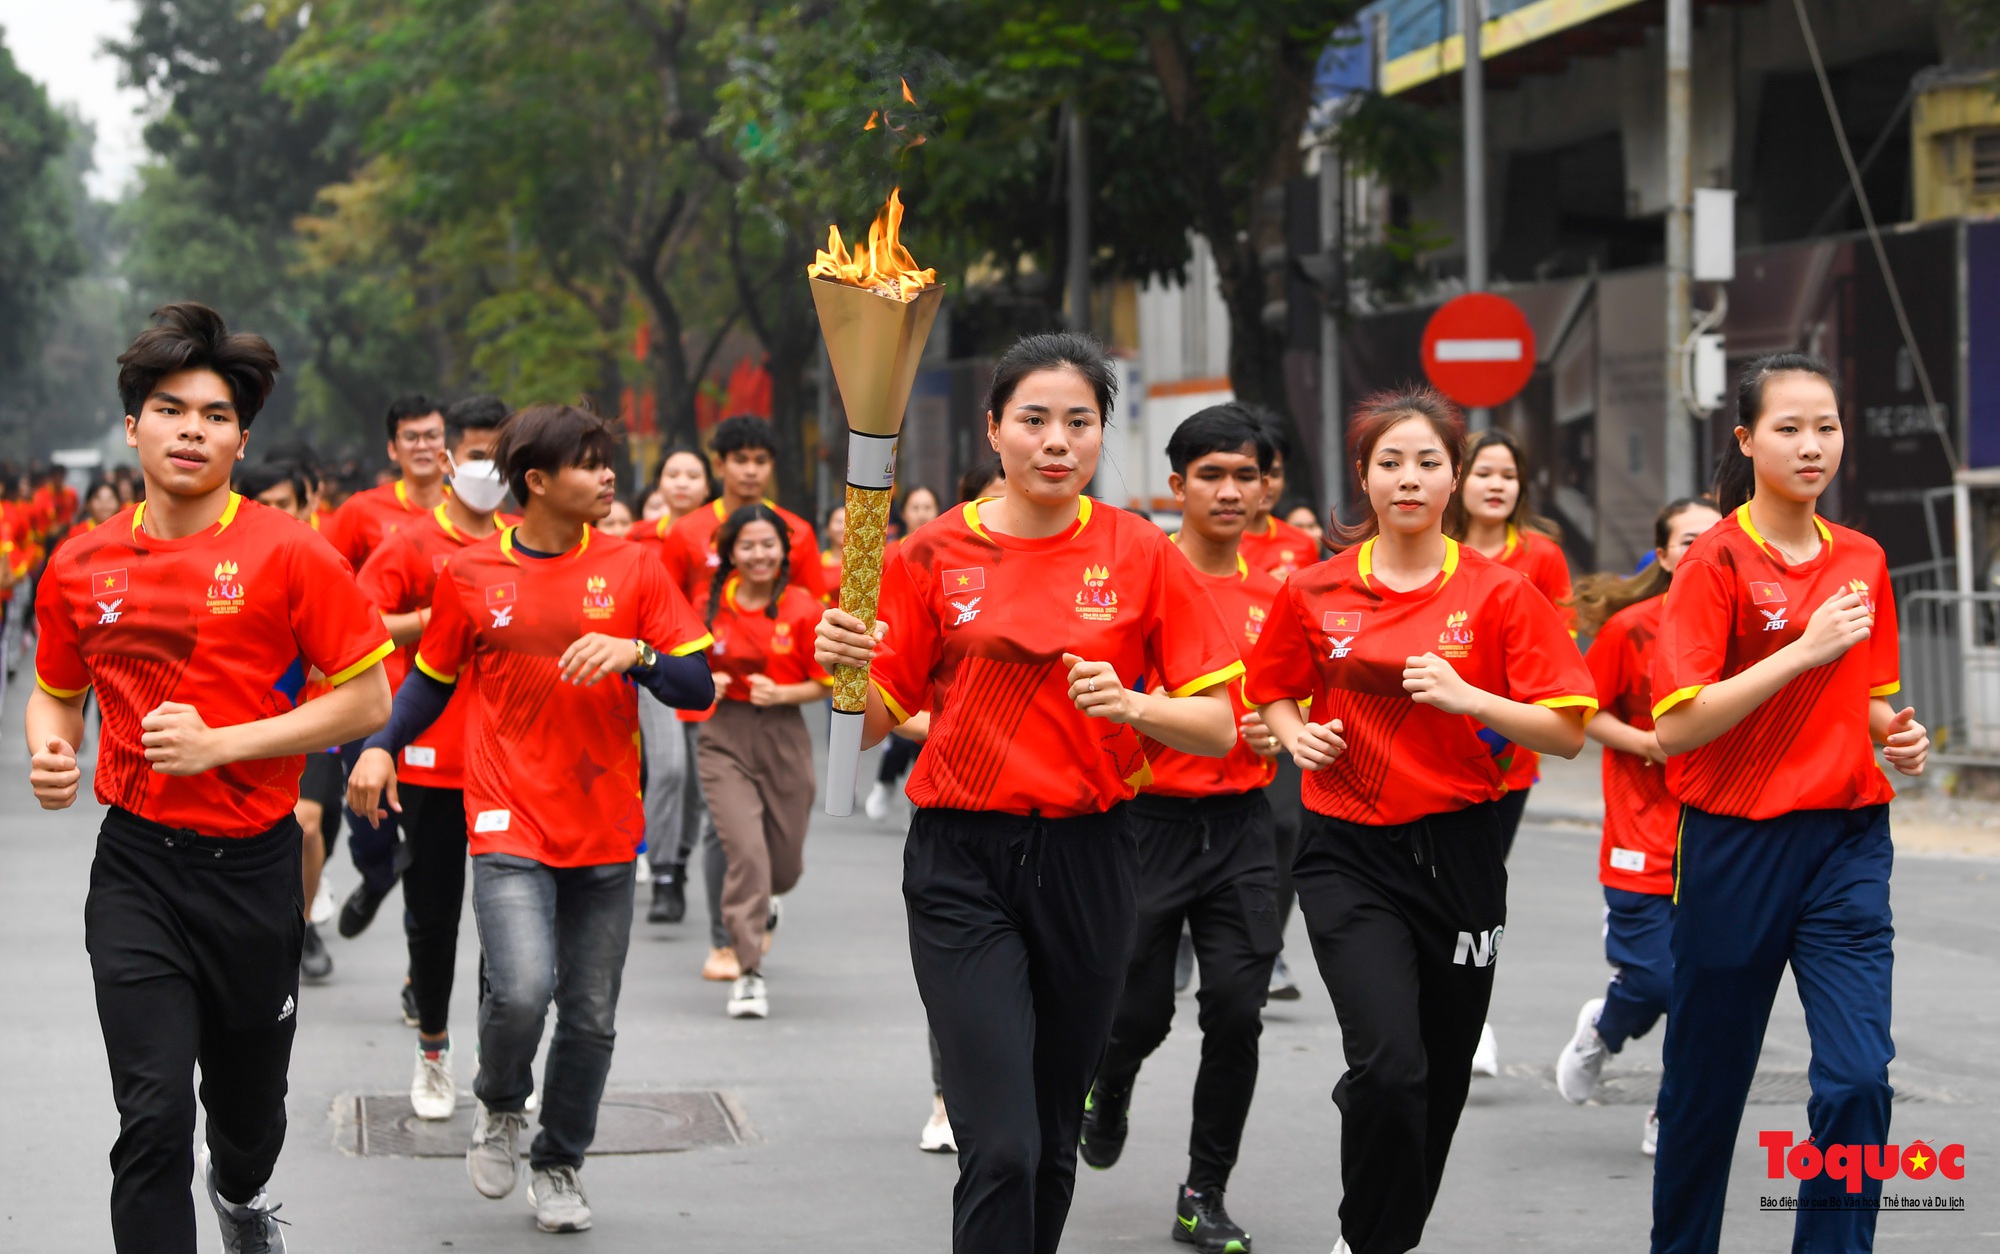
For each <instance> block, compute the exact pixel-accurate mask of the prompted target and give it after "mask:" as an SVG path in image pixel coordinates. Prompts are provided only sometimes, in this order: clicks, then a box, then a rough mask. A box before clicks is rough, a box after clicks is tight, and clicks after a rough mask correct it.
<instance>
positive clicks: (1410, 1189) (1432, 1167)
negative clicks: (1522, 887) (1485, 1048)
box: [1293, 802, 1507, 1254]
mask: <svg viewBox="0 0 2000 1254" xmlns="http://www.w3.org/2000/svg"><path fill="white" fill-rule="evenodd" d="M1293 877H1294V879H1295V880H1296V881H1297V883H1298V887H1299V907H1300V909H1301V910H1302V911H1303V912H1304V913H1305V919H1306V930H1307V933H1308V935H1310V936H1311V938H1312V946H1313V956H1314V957H1315V958H1316V959H1318V961H1319V970H1320V976H1321V977H1322V978H1323V979H1325V981H1326V986H1327V990H1328V991H1329V992H1331V993H1332V994H1333V1006H1334V1010H1335V1011H1336V1012H1337V1013H1338V1015H1339V1017H1340V1032H1341V1037H1342V1044H1343V1046H1344V1047H1345V1049H1346V1053H1347V1073H1346V1074H1345V1075H1343V1076H1342V1077H1341V1078H1340V1083H1339V1084H1338V1085H1336V1086H1335V1087H1334V1090H1333V1100H1334V1104H1335V1105H1337V1106H1339V1107H1340V1115H1341V1119H1340V1175H1341V1185H1342V1188H1343V1190H1344V1192H1345V1196H1343V1197H1342V1198H1341V1202H1340V1227H1341V1235H1342V1236H1344V1237H1345V1238H1346V1239H1347V1243H1348V1245H1349V1246H1351V1247H1353V1249H1354V1252H1355V1254H1402V1251H1404V1250H1408V1249H1411V1248H1414V1247H1415V1246H1416V1244H1417V1242H1418V1241H1419V1240H1421V1239H1422V1237H1423V1232H1424V1221H1425V1220H1426V1219H1427V1218H1429V1216H1430V1211H1431V1205H1432V1203H1434V1202H1435V1201H1436V1200H1437V1192H1438V1184H1439V1182H1440V1181H1441V1180H1442V1179H1443V1176H1444V1164H1445V1157H1446V1155H1447V1154H1448V1153H1449V1152H1450V1150H1451V1138H1452V1134H1453V1133H1454V1132H1455V1131H1457V1129H1458V1116H1459V1112H1460V1111H1461V1110H1462V1109H1464V1106H1465V1092H1466V1089H1467V1087H1468V1086H1469V1085H1470V1083H1471V1079H1472V1053H1473V1050H1474V1049H1476V1048H1477V1047H1478V1045H1479V1027H1480V1024H1481V1023H1482V1022H1484V1020H1485V1018H1486V1003H1487V1001H1488V999H1489V998H1490V997H1491V996H1492V993H1493V966H1494V962H1495V961H1496V960H1497V958H1498V957H1499V949H1500V936H1501V932H1502V931H1503V930H1504V924H1505V923H1506V921H1507V869H1506V865H1505V863H1504V862H1503V861H1502V832H1501V828H1500V823H1499V819H1498V816H1497V815H1496V814H1495V805H1494V803H1492V802H1486V803H1482V804H1480V805H1476V806H1471V807H1469V808H1467V809H1464V810H1459V811H1456V812H1454V813H1451V814H1436V815H1432V816H1430V817H1429V818H1428V819H1425V820H1423V821H1421V822H1418V823H1410V824H1406V825H1403V826H1400V827H1364V826H1360V825H1358V824H1354V823H1345V822H1341V821H1339V820H1337V819H1330V818H1327V817H1326V816H1325V815H1321V814H1308V815H1307V816H1306V823H1305V829H1304V831H1303V832H1302V834H1301V836H1300V843H1299V856H1298V864H1297V865H1296V866H1295V867H1294V868H1293Z"/></svg>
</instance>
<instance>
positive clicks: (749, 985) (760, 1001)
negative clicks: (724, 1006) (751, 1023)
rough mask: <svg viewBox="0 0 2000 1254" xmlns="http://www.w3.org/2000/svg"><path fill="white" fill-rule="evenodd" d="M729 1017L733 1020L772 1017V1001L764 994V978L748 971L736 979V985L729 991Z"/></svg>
mask: <svg viewBox="0 0 2000 1254" xmlns="http://www.w3.org/2000/svg"><path fill="white" fill-rule="evenodd" d="M729 1017H730V1018H732V1019H768V1018H770V1017H771V999H770V997H769V995H767V994H766V993H765V992H764V977H763V976H761V975H759V974H757V973H756V972H755V971H746V972H744V973H743V974H742V975H739V976H737V977H736V983H735V985H734V986H733V987H732V988H731V989H730V990H729Z"/></svg>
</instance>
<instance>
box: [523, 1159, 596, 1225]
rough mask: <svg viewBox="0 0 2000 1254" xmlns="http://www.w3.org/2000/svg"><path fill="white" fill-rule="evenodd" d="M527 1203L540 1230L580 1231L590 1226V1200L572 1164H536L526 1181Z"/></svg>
mask: <svg viewBox="0 0 2000 1254" xmlns="http://www.w3.org/2000/svg"><path fill="white" fill-rule="evenodd" d="M528 1205H530V1206H532V1207H534V1208H535V1226H536V1227H537V1228H540V1229H541V1230H542V1231H543V1232H583V1231H585V1230H586V1229H588V1228H589V1227H590V1199H589V1198H587V1197H585V1196H584V1195H583V1181H582V1180H580V1179H578V1178H577V1174H576V1168H574V1167H538V1168H536V1170H535V1174H534V1177H533V1178H532V1179H530V1180H529V1181H528Z"/></svg>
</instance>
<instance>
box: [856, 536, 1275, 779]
mask: <svg viewBox="0 0 2000 1254" xmlns="http://www.w3.org/2000/svg"><path fill="white" fill-rule="evenodd" d="M879 612H880V615H881V617H882V618H884V619H887V620H888V622H889V632H888V635H887V637H886V639H885V644H886V646H887V647H886V648H885V649H884V650H882V651H881V652H880V653H878V654H877V657H876V660H875V664H874V667H873V669H872V674H871V678H872V680H873V682H874V685H875V688H876V690H877V691H878V692H880V693H881V694H882V699H883V701H884V703H885V704H887V705H888V707H889V710H890V712H891V713H892V714H893V715H894V716H895V718H896V721H897V722H899V723H900V722H904V721H907V720H908V719H909V717H910V716H911V715H912V714H914V713H916V712H917V711H919V710H925V709H931V708H932V706H933V704H934V702H941V703H942V708H939V709H937V710H935V712H934V717H933V719H932V721H931V734H930V738H929V739H928V740H927V741H926V742H925V743H924V751H923V753H922V754H920V755H918V757H917V765H916V769H915V770H914V771H913V772H912V773H911V775H910V783H909V788H908V792H909V797H910V800H911V801H913V802H915V803H916V804H917V805H919V806H924V807H938V808H946V809H960V810H995V811H1002V812H1005V813H1009V814H1027V813H1030V812H1033V811H1039V812H1040V813H1041V814H1042V815H1044V816H1045V817H1048V818H1067V817H1071V816H1074V815H1079V814H1101V813H1103V812H1104V811H1106V810H1109V809H1110V808H1111V807H1112V806H1114V805H1117V804H1118V803H1119V802H1121V801H1124V800H1126V799H1127V798H1129V797H1131V796H1132V795H1133V794H1134V793H1135V792H1137V790H1138V789H1139V788H1141V787H1143V786H1144V785H1145V784H1147V783H1148V782H1150V780H1151V777H1152V776H1151V771H1150V770H1149V768H1148V766H1147V760H1146V752H1145V749H1144V746H1143V745H1142V744H1141V741H1140V738H1139V734H1138V733H1137V732H1135V731H1133V730H1132V729H1131V728H1130V727H1126V726H1123V725H1121V724H1117V723H1112V722H1110V721H1108V720H1106V719H1101V718H1089V717H1086V716H1085V715H1084V714H1082V713H1081V712H1079V711H1078V710H1077V708H1076V706H1075V704H1073V703H1072V702H1071V701H1070V698H1069V669H1068V668H1067V667H1065V666H1064V665H1063V664H1062V655H1063V654H1064V653H1074V654H1076V655H1077V656H1079V657H1082V658H1086V659H1088V660H1090V661H1095V662H1109V663H1111V665H1112V666H1113V667H1114V668H1116V670H1117V672H1118V675H1119V676H1120V678H1121V679H1122V680H1123V681H1124V682H1125V684H1126V685H1128V686H1136V685H1138V684H1140V683H1145V684H1146V685H1147V686H1148V687H1154V686H1160V687H1165V688H1166V689H1167V690H1168V691H1169V692H1170V693H1172V694H1173V695H1175V696H1188V695H1190V694H1192V693H1196V692H1200V691H1202V690H1204V689H1206V688H1210V687H1213V686H1214V685H1216V684H1221V683H1227V682H1228V681H1229V680H1231V679H1233V678H1235V677H1236V676H1238V675H1240V674H1242V673H1243V662H1242V659H1241V657H1240V656H1239V654H1238V650H1237V647H1236V637H1235V634H1234V633H1233V632H1232V631H1230V630H1229V629H1228V628H1226V627H1224V626H1223V622H1222V617H1221V615H1219V614H1218V613H1217V612H1216V609H1215V603H1214V601H1213V600H1211V599H1210V598H1209V596H1208V595H1207V592H1206V590H1205V589H1204V588H1203V587H1202V583H1201V580H1200V578H1199V577H1198V576H1197V575H1196V574H1195V572H1194V567H1192V566H1190V565H1188V563H1187V559H1186V558H1184V557H1182V556H1181V554H1180V551H1179V550H1178V549H1176V548H1174V546H1173V545H1172V544H1170V543H1168V541H1167V537H1166V534H1165V533H1164V532H1162V531H1161V530H1160V529H1159V528H1158V527H1156V526H1154V525H1153V524H1152V523H1151V522H1148V521H1147V520H1145V519H1143V518H1140V517H1138V516H1136V515H1133V514H1128V513H1126V512H1125V511H1123V510H1120V509H1115V508H1113V507H1111V506H1108V505H1105V504H1102V503H1101V502H1093V501H1092V500H1091V499H1090V498H1088V497H1085V498H1083V499H1082V500H1081V501H1080V502H1079V509H1078V513H1077V519H1076V524H1075V525H1074V526H1073V527H1071V528H1070V529H1069V530H1067V531H1065V532H1063V533H1062V534H1060V535H1055V536H1049V537H1047V538H1045V539H1039V540H1025V539H1021V538H1019V537H1017V536H1007V535H1000V534H998V533H996V532H989V531H988V530H986V528H985V527H984V526H983V525H982V524H981V523H980V521H979V513H978V506H977V505H976V504H967V505H965V506H962V507H961V508H959V509H956V510H952V511H950V512H949V513H946V514H943V515H940V516H939V517H938V519H937V520H936V521H935V522H932V523H930V524H929V525H927V526H925V527H924V528H923V529H922V530H920V531H919V532H917V534H915V535H914V536H911V537H910V538H909V539H908V540H906V541H904V542H903V545H902V547H901V548H900V549H899V550H898V551H897V553H896V556H895V557H894V558H892V559H891V560H890V562H889V566H888V568H887V569H886V570H885V571H884V572H883V576H882V597H881V605H880V611H879Z"/></svg>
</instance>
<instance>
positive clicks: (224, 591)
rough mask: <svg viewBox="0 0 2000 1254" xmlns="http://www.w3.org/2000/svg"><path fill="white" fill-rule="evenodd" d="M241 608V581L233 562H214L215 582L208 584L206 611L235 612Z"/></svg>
mask: <svg viewBox="0 0 2000 1254" xmlns="http://www.w3.org/2000/svg"><path fill="white" fill-rule="evenodd" d="M242 609H243V583H242V580H241V578H240V577H239V576H238V574H237V572H236V563H235V562H217V563H216V564H215V582H214V583H212V584H210V585H208V612H209V613H211V614H235V613H239V612H240V611H241V610H242Z"/></svg>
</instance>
